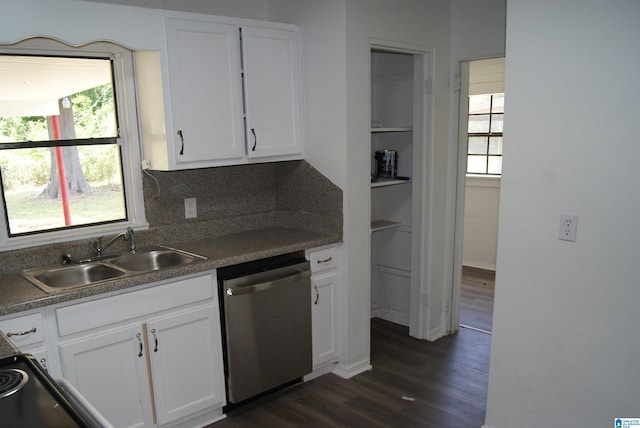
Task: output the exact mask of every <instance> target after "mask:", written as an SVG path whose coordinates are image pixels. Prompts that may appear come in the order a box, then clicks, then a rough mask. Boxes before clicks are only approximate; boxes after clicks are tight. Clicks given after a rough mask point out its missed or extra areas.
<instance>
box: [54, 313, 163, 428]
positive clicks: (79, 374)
mask: <svg viewBox="0 0 640 428" xmlns="http://www.w3.org/2000/svg"><path fill="white" fill-rule="evenodd" d="M143 340H144V338H143V336H142V329H141V328H140V325H135V326H131V327H128V328H124V329H119V330H113V331H110V332H107V333H105V334H101V335H98V336H93V337H88V338H86V339H81V340H77V341H74V342H69V343H64V344H61V345H60V356H61V358H62V368H63V373H64V374H63V376H64V378H65V379H67V380H68V381H69V382H71V384H72V385H73V386H75V387H76V388H77V389H78V391H79V392H80V393H81V394H82V395H83V396H84V397H85V398H87V400H89V402H90V403H92V404H93V405H94V406H95V408H96V409H97V410H98V411H99V412H100V413H101V414H102V415H103V416H104V417H105V418H106V419H107V420H108V421H109V422H110V423H111V424H112V425H113V426H116V427H144V426H153V420H152V414H151V401H150V399H149V383H148V378H147V369H146V358H145V355H144V350H143V347H142V344H143Z"/></svg>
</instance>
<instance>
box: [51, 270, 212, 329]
mask: <svg viewBox="0 0 640 428" xmlns="http://www.w3.org/2000/svg"><path fill="white" fill-rule="evenodd" d="M214 279H215V278H214V276H213V275H212V274H208V275H203V276H197V277H193V278H187V279H180V280H177V281H175V282H171V283H168V284H161V285H157V286H155V287H150V288H147V289H144V290H139V291H133V292H129V293H122V294H118V295H116V296H111V297H105V298H103V299H98V300H92V301H90V302H86V303H79V304H77V305H72V306H66V307H63V308H59V309H57V310H56V316H57V318H58V332H59V333H60V336H66V335H68V334H73V333H78V332H81V331H85V330H90V329H93V328H98V327H104V326H108V325H110V324H115V323H118V322H122V321H126V320H130V319H134V318H138V317H142V316H145V315H149V314H152V313H156V312H161V311H165V310H167V309H172V308H177V307H179V306H183V305H188V304H191V303H196V302H200V301H205V300H209V301H216V293H215V290H216V288H215V287H214Z"/></svg>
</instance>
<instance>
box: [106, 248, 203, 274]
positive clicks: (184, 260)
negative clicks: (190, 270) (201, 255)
mask: <svg viewBox="0 0 640 428" xmlns="http://www.w3.org/2000/svg"><path fill="white" fill-rule="evenodd" d="M194 260H195V258H194V257H192V256H190V255H187V254H183V253H179V252H177V251H174V250H170V249H165V248H161V249H154V250H150V251H146V252H138V253H136V254H126V255H123V256H120V257H116V258H115V259H111V260H109V263H111V264H113V265H115V266H119V267H121V268H123V269H126V270H130V271H135V272H149V271H154V270H158V269H164V268H168V267H175V266H181V265H185V264H188V263H191V262H193V261H194Z"/></svg>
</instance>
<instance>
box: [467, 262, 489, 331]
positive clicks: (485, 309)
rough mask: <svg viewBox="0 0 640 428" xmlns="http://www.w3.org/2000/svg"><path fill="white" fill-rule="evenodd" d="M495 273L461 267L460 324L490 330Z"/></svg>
mask: <svg viewBox="0 0 640 428" xmlns="http://www.w3.org/2000/svg"><path fill="white" fill-rule="evenodd" d="M495 284H496V273H495V272H493V271H489V270H484V269H477V268H472V267H468V266H463V267H462V292H461V295H460V324H461V325H465V326H469V327H472V328H477V329H480V330H485V331H491V328H492V324H491V322H492V319H493V295H494V290H495Z"/></svg>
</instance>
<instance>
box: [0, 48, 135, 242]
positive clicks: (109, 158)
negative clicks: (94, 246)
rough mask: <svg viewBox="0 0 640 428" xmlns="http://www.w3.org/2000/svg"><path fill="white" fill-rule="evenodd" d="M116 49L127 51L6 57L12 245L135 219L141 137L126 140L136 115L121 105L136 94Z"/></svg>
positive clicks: (3, 121)
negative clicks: (132, 215) (135, 166)
mask: <svg viewBox="0 0 640 428" xmlns="http://www.w3.org/2000/svg"><path fill="white" fill-rule="evenodd" d="M50 42H51V41H47V43H50ZM101 45H103V44H101ZM110 51H123V50H122V48H119V47H117V46H115V45H107V46H106V48H105V47H104V46H103V47H102V48H97V47H96V46H92V47H88V46H87V47H85V48H83V49H77V48H66V49H60V50H51V49H37V50H36V49H17V48H15V47H14V48H11V49H3V50H1V51H0V172H1V176H0V178H1V187H0V188H1V191H2V201H3V208H4V217H5V225H6V226H5V230H3V232H4V233H2V234H0V235H1V236H4V241H11V240H12V239H13V238H20V237H28V236H33V235H38V236H46V234H52V233H53V234H56V233H57V234H58V235H60V233H61V232H67V233H66V234H67V235H68V234H69V232H75V234H76V235H77V234H79V233H83V230H84V233H87V232H90V231H91V228H97V229H95V230H97V231H98V230H99V231H100V232H102V231H104V230H107V231H109V229H110V228H111V229H115V228H122V227H123V225H125V224H126V225H127V226H128V225H133V223H134V222H135V221H132V220H136V219H131V218H130V214H129V211H130V210H129V209H128V208H129V207H128V202H131V201H132V197H131V195H129V194H128V193H133V194H136V195H137V197H140V195H139V193H140V189H139V188H138V189H129V188H128V187H129V186H130V187H132V188H135V187H137V186H136V185H134V183H135V182H136V180H135V179H132V177H128V176H127V174H126V172H127V171H130V170H131V168H125V166H127V165H131V164H132V163H133V162H135V159H132V153H135V150H131V148H130V147H128V146H129V145H131V144H134V143H136V144H137V140H136V141H127V140H128V139H130V136H131V132H127V131H126V127H125V128H123V126H122V125H121V124H122V123H125V124H126V123H130V122H131V120H130V119H129V120H127V117H126V116H125V112H129V113H128V114H131V110H132V109H131V108H127V107H126V106H125V102H124V101H123V100H120V99H119V97H120V96H122V98H133V97H132V96H130V97H127V96H125V94H127V90H129V91H131V88H129V89H127V88H125V86H126V84H125V83H124V82H125V79H124V78H123V76H125V74H126V70H125V68H126V62H123V59H122V58H123V56H122V54H121V53H117V52H116V53H114V52H110ZM126 53H127V52H125V54H126ZM129 55H130V52H129ZM129 62H130V61H129ZM133 110H134V111H135V108H134V109H133ZM133 114H135V113H133ZM134 117H135V116H134ZM134 123H135V122H134ZM123 130H124V132H123ZM133 157H135V156H133ZM129 174H131V173H129ZM130 190H131V191H130ZM132 204H133V205H135V204H136V203H135V202H132ZM72 234H73V233H72Z"/></svg>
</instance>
